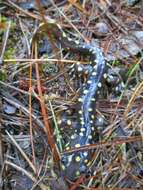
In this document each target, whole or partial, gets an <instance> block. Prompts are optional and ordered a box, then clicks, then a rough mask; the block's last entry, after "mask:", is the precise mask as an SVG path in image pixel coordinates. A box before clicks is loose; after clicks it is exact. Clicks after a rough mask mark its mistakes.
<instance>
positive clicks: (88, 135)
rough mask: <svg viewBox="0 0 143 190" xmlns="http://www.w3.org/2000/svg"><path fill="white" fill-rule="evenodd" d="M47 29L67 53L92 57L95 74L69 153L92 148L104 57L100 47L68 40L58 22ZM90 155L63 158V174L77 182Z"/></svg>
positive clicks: (80, 106) (90, 78)
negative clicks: (89, 146) (71, 150)
mask: <svg viewBox="0 0 143 190" xmlns="http://www.w3.org/2000/svg"><path fill="white" fill-rule="evenodd" d="M44 25H45V24H44ZM44 27H45V28H46V31H48V34H49V35H50V36H52V37H53V39H55V40H57V41H60V43H61V45H62V47H63V48H64V49H67V50H68V51H72V52H75V53H81V54H82V55H84V56H87V55H88V56H89V57H90V64H91V66H92V70H91V73H90V74H89V76H88V78H87V83H86V84H85V86H84V87H83V90H82V91H81V93H80V96H79V98H78V110H77V118H78V122H77V126H76V127H75V131H74V133H73V134H72V135H71V139H70V142H69V146H68V147H67V148H66V149H70V148H74V147H75V148H79V147H80V146H83V145H88V144H91V143H93V142H95V140H94V138H95V134H94V131H95V126H94V120H95V119H94V113H93V111H94V110H93V106H95V102H96V101H97V96H98V93H100V90H101V87H102V80H103V78H106V73H105V60H104V56H103V53H102V51H101V49H99V48H98V47H94V46H92V45H90V44H87V43H86V44H85V43H80V42H79V41H73V40H72V39H71V38H69V37H67V35H66V34H65V32H64V31H63V30H62V28H61V27H60V26H59V25H58V24H55V22H51V23H47V24H46V25H45V26H44ZM94 109H95V108H94ZM90 154H91V152H89V151H83V152H75V153H72V154H65V155H62V158H61V162H62V169H63V172H62V173H63V174H64V175H65V176H67V177H68V178H70V179H75V177H76V176H78V175H80V174H81V173H85V172H86V171H87V169H88V166H89V163H90V159H91V158H90V156H91V155H90Z"/></svg>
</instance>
